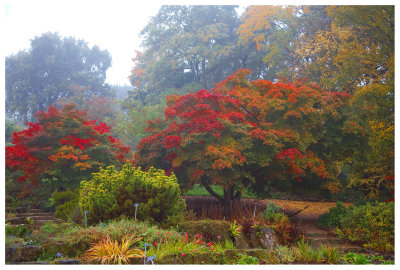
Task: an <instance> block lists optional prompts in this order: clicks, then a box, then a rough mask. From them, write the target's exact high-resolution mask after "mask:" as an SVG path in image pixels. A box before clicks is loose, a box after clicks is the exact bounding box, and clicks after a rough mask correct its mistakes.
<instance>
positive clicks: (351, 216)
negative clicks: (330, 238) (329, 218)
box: [338, 202, 394, 252]
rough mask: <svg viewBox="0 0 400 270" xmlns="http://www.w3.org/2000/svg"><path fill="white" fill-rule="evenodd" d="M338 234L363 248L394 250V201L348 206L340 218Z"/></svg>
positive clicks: (383, 250)
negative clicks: (346, 211) (361, 245)
mask: <svg viewBox="0 0 400 270" xmlns="http://www.w3.org/2000/svg"><path fill="white" fill-rule="evenodd" d="M338 233H339V235H342V236H343V237H345V238H347V239H349V240H350V241H353V242H358V243H362V244H363V246H364V247H365V248H370V249H373V250H376V251H380V252H392V251H394V203H393V202H389V203H385V202H380V203H372V204H370V203H367V204H365V205H361V206H354V207H350V208H349V211H348V213H347V214H346V215H344V216H343V218H342V219H341V220H340V226H339V230H338Z"/></svg>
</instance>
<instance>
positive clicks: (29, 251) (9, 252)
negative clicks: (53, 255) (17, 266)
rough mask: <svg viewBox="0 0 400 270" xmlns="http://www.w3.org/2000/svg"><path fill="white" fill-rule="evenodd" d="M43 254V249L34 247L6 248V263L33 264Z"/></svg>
mask: <svg viewBox="0 0 400 270" xmlns="http://www.w3.org/2000/svg"><path fill="white" fill-rule="evenodd" d="M41 253H42V248H41V247H38V246H34V245H27V246H23V245H15V246H12V247H6V262H7V263H18V262H33V261H36V259H37V258H38V257H39V256H40V254H41Z"/></svg>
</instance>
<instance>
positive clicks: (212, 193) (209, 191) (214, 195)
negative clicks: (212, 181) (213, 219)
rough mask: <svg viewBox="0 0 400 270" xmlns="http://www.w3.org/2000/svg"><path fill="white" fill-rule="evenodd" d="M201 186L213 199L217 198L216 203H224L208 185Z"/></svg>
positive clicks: (222, 198)
mask: <svg viewBox="0 0 400 270" xmlns="http://www.w3.org/2000/svg"><path fill="white" fill-rule="evenodd" d="M203 186H204V187H205V189H206V190H207V191H208V193H210V194H211V195H212V196H213V197H215V198H217V200H218V201H220V202H221V203H223V202H224V197H222V196H221V195H219V194H218V193H216V192H215V191H214V190H213V189H212V188H211V187H210V185H208V184H203Z"/></svg>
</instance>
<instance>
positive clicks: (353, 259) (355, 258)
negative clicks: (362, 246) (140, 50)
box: [343, 252, 372, 264]
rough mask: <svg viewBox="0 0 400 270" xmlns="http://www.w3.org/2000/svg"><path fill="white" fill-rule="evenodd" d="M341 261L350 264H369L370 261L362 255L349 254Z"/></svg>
mask: <svg viewBox="0 0 400 270" xmlns="http://www.w3.org/2000/svg"><path fill="white" fill-rule="evenodd" d="M343 260H344V261H346V262H347V263H350V264H371V262H372V260H371V259H370V258H369V256H365V255H364V254H357V253H353V252H349V253H347V254H345V255H344V256H343Z"/></svg>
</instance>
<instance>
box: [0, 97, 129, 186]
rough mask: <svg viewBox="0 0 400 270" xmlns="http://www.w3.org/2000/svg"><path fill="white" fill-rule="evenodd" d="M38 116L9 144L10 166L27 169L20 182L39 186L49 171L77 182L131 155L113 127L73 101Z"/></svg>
mask: <svg viewBox="0 0 400 270" xmlns="http://www.w3.org/2000/svg"><path fill="white" fill-rule="evenodd" d="M35 116H36V117H37V118H38V122H37V123H27V125H28V128H27V129H25V130H22V131H20V132H14V133H13V140H12V143H13V144H14V145H13V146H8V147H6V166H7V168H8V169H10V170H15V171H22V172H24V175H22V176H21V177H19V178H18V179H17V180H18V181H21V182H25V181H27V180H29V181H30V182H31V183H32V184H35V185H36V184H38V181H39V179H40V177H41V176H42V175H43V174H44V173H46V174H50V175H53V176H56V177H60V178H65V177H69V180H70V181H71V182H73V181H77V180H79V179H81V178H82V176H84V175H85V173H86V174H90V173H91V172H93V171H97V170H98V168H99V167H100V166H107V165H112V164H114V165H122V163H124V162H126V158H127V157H128V156H129V154H130V148H129V147H128V146H125V145H123V144H122V142H121V141H120V140H119V139H116V138H114V137H112V136H111V134H110V129H111V128H110V127H109V126H107V125H106V124H105V123H102V122H100V123H99V124H96V121H95V120H93V121H90V120H89V119H88V117H87V113H86V112H85V111H81V110H78V109H76V106H75V105H73V104H68V105H65V106H64V107H63V108H62V109H61V110H60V109H57V108H55V107H49V108H48V111H47V112H45V111H40V112H38V113H36V114H35Z"/></svg>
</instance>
